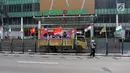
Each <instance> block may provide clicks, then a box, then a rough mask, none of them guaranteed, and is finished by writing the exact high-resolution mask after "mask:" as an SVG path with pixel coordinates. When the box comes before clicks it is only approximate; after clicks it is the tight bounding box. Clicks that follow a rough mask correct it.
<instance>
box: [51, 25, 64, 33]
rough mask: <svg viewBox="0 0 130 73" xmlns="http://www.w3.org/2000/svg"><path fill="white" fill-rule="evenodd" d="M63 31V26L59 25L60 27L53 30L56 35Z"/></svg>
mask: <svg viewBox="0 0 130 73" xmlns="http://www.w3.org/2000/svg"><path fill="white" fill-rule="evenodd" d="M61 32H62V27H61V26H60V27H58V28H55V29H54V30H53V33H54V34H55V35H56V34H59V33H61Z"/></svg>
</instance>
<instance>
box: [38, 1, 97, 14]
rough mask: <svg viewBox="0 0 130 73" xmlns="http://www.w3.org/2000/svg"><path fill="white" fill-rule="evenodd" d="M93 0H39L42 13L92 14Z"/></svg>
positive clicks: (93, 8)
mask: <svg viewBox="0 0 130 73" xmlns="http://www.w3.org/2000/svg"><path fill="white" fill-rule="evenodd" d="M94 10H95V0H40V11H41V12H43V14H94V12H95V11H94Z"/></svg>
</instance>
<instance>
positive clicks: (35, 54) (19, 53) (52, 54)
mask: <svg viewBox="0 0 130 73" xmlns="http://www.w3.org/2000/svg"><path fill="white" fill-rule="evenodd" d="M89 54H90V53H77V54H76V53H33V52H30V53H29V52H25V53H24V54H23V53H21V52H14V53H10V52H7V51H6V52H2V53H0V55H8V56H11V55H19V56H60V55H62V56H89ZM96 56H109V57H111V56H115V57H130V53H125V54H123V55H122V54H121V53H108V55H106V54H104V53H96Z"/></svg>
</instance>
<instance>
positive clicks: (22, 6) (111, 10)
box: [0, 0, 130, 35]
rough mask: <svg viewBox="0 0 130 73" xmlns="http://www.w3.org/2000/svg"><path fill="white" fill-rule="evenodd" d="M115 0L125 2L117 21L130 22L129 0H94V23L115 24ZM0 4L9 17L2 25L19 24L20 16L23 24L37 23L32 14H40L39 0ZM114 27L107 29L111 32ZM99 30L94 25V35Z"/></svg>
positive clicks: (9, 0) (3, 0) (8, 0)
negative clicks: (123, 9) (95, 15)
mask: <svg viewBox="0 0 130 73" xmlns="http://www.w3.org/2000/svg"><path fill="white" fill-rule="evenodd" d="M116 1H117V3H125V11H124V12H121V13H119V12H118V14H119V23H130V0H95V14H97V17H95V19H94V23H95V24H104V23H106V24H116V14H117V9H116ZM0 4H1V5H0V8H1V9H0V13H7V14H8V15H9V17H5V18H4V25H14V26H15V25H20V23H21V17H23V23H24V25H31V24H38V21H37V20H35V19H33V16H41V15H42V14H41V12H40V0H0ZM2 11H3V12H2ZM59 22H60V21H59ZM50 23H53V22H52V21H51V22H50ZM74 23H75V22H74ZM78 23H80V22H78ZM114 28H115V27H113V28H111V27H110V28H107V29H108V30H109V33H111V32H112V31H111V30H113V29H114ZM99 30H101V28H96V27H95V30H94V32H95V35H99ZM109 33H108V34H109ZM127 33H128V34H130V31H129V30H127Z"/></svg>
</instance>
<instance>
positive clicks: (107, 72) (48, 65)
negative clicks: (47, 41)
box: [0, 55, 130, 73]
mask: <svg viewBox="0 0 130 73" xmlns="http://www.w3.org/2000/svg"><path fill="white" fill-rule="evenodd" d="M129 68H130V57H105V56H98V57H96V58H89V57H85V56H62V55H58V56H57V55H55V56H37V57H36V56H35V57H33V56H19V55H13V56H7V55H0V73H130V69H129Z"/></svg>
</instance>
